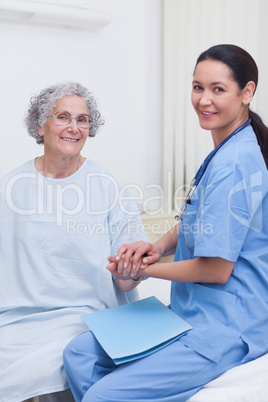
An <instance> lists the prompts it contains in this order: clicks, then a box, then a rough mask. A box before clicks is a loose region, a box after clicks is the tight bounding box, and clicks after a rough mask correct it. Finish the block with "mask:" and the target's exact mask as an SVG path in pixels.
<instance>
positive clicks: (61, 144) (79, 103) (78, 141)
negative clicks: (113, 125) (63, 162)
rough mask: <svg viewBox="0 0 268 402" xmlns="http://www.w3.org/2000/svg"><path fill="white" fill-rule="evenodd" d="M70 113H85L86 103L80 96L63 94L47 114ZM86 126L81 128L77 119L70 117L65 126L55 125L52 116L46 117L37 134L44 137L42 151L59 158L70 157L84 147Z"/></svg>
mask: <svg viewBox="0 0 268 402" xmlns="http://www.w3.org/2000/svg"><path fill="white" fill-rule="evenodd" d="M62 113H64V114H66V115H71V116H73V117H76V116H80V115H87V114H88V110H87V105H86V102H85V101H84V99H83V98H81V97H80V96H76V95H72V96H64V97H63V98H61V99H59V100H58V101H57V104H56V107H54V108H53V109H52V110H51V111H50V113H49V115H59V114H62ZM88 132H89V129H88V128H81V127H79V126H78V125H77V121H76V120H75V119H72V120H71V122H70V124H68V125H67V126H60V125H57V124H56V122H55V120H54V118H53V117H48V119H47V121H46V123H45V125H44V126H43V127H41V129H40V130H39V135H41V136H43V138H44V152H45V154H46V155H48V154H51V155H53V156H58V157H59V158H62V157H63V158H72V157H74V156H76V155H78V154H80V151H81V150H82V148H83V147H84V144H85V142H86V139H87V137H88Z"/></svg>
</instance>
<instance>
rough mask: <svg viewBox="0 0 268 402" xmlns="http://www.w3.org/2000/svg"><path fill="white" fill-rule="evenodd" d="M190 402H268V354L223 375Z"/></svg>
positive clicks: (206, 386)
mask: <svg viewBox="0 0 268 402" xmlns="http://www.w3.org/2000/svg"><path fill="white" fill-rule="evenodd" d="M188 401H189V402H268V353H267V354H265V355H264V356H261V357H259V358H258V359H255V360H253V361H251V362H249V363H246V364H243V365H242V366H239V367H234V368H233V369H231V370H229V371H227V372H226V373H224V374H222V375H221V376H220V377H218V378H216V379H215V380H213V381H211V382H210V383H208V384H207V385H205V386H204V387H203V388H202V389H201V390H200V391H198V392H197V393H196V394H195V395H193V396H192V397H191V398H190V399H189V400H188Z"/></svg>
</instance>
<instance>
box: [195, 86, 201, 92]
mask: <svg viewBox="0 0 268 402" xmlns="http://www.w3.org/2000/svg"><path fill="white" fill-rule="evenodd" d="M202 89H203V88H202V87H201V86H200V85H193V91H196V92H198V91H202Z"/></svg>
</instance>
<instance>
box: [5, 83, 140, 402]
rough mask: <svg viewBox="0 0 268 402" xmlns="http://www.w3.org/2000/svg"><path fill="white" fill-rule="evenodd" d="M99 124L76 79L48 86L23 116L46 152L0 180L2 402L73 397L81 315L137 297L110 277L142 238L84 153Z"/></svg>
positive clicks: (119, 190)
mask: <svg viewBox="0 0 268 402" xmlns="http://www.w3.org/2000/svg"><path fill="white" fill-rule="evenodd" d="M102 124H103V121H102V119H101V116H100V113H99V111H98V110H97V108H96V102H95V99H94V98H93V96H92V94H91V93H89V92H88V90H87V89H86V88H84V87H83V86H82V85H80V84H78V83H72V82H67V83H62V84H59V85H55V86H51V87H49V88H46V89H45V90H43V91H41V92H40V93H39V94H38V95H37V96H35V97H33V98H32V99H31V102H30V106H29V110H28V113H27V115H26V126H27V129H28V131H29V134H30V135H31V136H33V137H34V138H35V139H36V142H37V143H38V144H44V155H43V156H41V157H38V158H36V159H34V160H31V161H29V162H26V163H25V164H24V165H22V166H20V167H18V168H16V169H15V170H13V171H12V172H11V173H9V174H7V175H6V176H5V177H4V178H3V179H2V181H1V193H0V197H1V209H0V220H1V222H0V239H1V241H0V277H1V282H0V309H1V310H0V340H1V341H0V361H1V365H0V401H1V402H21V401H23V400H25V399H27V398H31V397H33V396H36V395H43V396H40V397H39V400H40V401H43V402H44V401H64V402H67V401H69V400H70V401H71V400H73V397H72V395H71V393H70V391H69V390H67V391H64V390H66V389H67V388H68V383H67V380H66V377H65V372H64V368H63V362H62V351H63V349H64V347H65V345H66V344H67V343H68V342H69V341H70V340H71V339H72V338H74V337H75V336H76V335H78V334H80V333H83V332H85V331H86V330H87V328H86V326H85V325H84V324H83V322H82V320H81V316H82V315H83V314H87V313H90V312H92V311H96V310H102V309H105V308H107V307H114V306H117V305H119V304H122V303H126V302H128V301H129V300H128V297H129V296H130V295H131V296H132V299H133V297H134V296H135V295H134V294H132V292H130V293H126V292H128V291H131V290H133V289H134V288H135V287H136V286H137V283H138V282H135V281H133V280H132V279H130V280H128V281H123V280H117V279H116V280H115V281H114V280H113V277H112V275H111V273H110V272H109V271H107V269H106V264H107V256H109V255H110V254H116V253H117V250H118V248H119V246H120V245H121V244H122V243H129V242H131V241H134V240H136V239H139V238H140V237H141V236H142V237H143V238H145V240H146V235H145V234H144V233H143V228H142V224H141V220H140V216H139V212H138V209H137V206H136V204H135V203H134V202H133V201H132V200H131V198H130V196H129V194H128V193H127V191H125V189H124V187H123V185H122V184H121V183H120V181H119V180H118V179H117V178H116V177H114V176H113V175H112V174H111V173H110V172H109V171H107V170H106V169H104V168H103V167H101V166H99V165H98V164H97V163H95V162H93V161H92V160H89V159H87V158H85V157H83V156H82V155H81V151H82V149H83V146H84V144H85V142H86V140H87V138H88V136H89V137H94V136H95V134H96V132H97V130H98V128H99V126H101V125H102ZM120 194H121V195H122V197H121V199H120V197H119V196H120ZM119 287H120V288H121V289H120V288H119Z"/></svg>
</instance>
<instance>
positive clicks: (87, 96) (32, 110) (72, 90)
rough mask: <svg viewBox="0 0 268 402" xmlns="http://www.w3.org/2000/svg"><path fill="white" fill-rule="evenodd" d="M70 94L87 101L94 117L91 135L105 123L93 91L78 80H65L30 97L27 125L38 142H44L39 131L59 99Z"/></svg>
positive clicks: (26, 117)
mask: <svg viewBox="0 0 268 402" xmlns="http://www.w3.org/2000/svg"><path fill="white" fill-rule="evenodd" d="M68 95H71V96H73V95H76V96H80V97H81V98H83V99H84V101H85V102H86V105H87V110H88V114H89V116H90V117H91V119H92V123H91V124H90V127H89V130H88V136H89V137H94V136H95V135H96V133H97V131H98V129H99V127H100V126H101V125H103V124H104V121H103V119H102V118H101V115H100V112H99V111H98V109H97V103H96V100H95V98H94V96H93V95H92V93H91V92H89V90H88V89H87V88H86V87H84V86H83V85H81V84H79V83H78V82H72V81H64V82H61V83H59V84H56V85H52V86H49V87H47V88H45V89H43V90H42V91H40V92H39V93H37V94H36V95H34V96H32V98H31V99H30V104H29V107H28V110H27V113H26V115H25V125H26V128H27V130H28V133H29V135H31V136H32V137H34V138H35V139H36V142H37V144H43V143H44V139H43V136H40V135H39V134H38V131H39V129H40V128H41V127H43V126H44V125H45V123H46V121H47V117H48V115H49V114H50V112H51V110H52V109H53V108H54V107H55V106H56V103H57V101H58V100H59V99H61V98H63V97H64V96H68Z"/></svg>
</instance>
